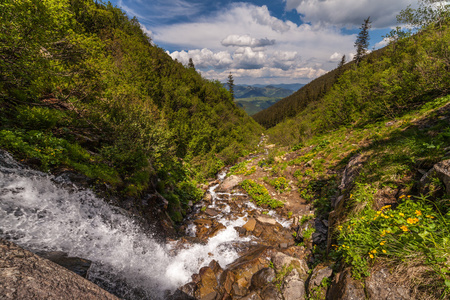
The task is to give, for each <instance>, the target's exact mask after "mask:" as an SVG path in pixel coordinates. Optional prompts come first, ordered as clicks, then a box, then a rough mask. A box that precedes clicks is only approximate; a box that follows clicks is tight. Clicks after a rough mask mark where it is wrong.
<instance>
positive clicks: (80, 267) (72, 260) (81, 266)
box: [36, 251, 91, 278]
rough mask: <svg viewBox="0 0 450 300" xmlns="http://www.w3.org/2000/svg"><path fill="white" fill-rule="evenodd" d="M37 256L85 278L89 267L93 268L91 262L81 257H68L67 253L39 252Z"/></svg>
mask: <svg viewBox="0 0 450 300" xmlns="http://www.w3.org/2000/svg"><path fill="white" fill-rule="evenodd" d="M36 254H37V255H39V256H40V257H43V258H46V259H48V260H50V261H52V262H54V263H56V264H58V265H60V266H62V267H64V268H66V269H68V270H70V271H72V272H75V273H76V274H78V275H80V276H81V277H84V278H86V275H87V272H88V270H89V267H90V266H91V261H90V260H87V259H83V258H79V257H68V256H67V254H66V253H64V252H61V251H51V252H39V253H36Z"/></svg>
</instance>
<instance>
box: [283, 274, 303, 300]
mask: <svg viewBox="0 0 450 300" xmlns="http://www.w3.org/2000/svg"><path fill="white" fill-rule="evenodd" d="M282 294H283V299H284V300H302V299H305V281H304V280H302V279H301V278H300V274H299V273H298V271H297V269H295V268H294V269H293V270H292V271H291V272H290V273H289V274H288V275H287V276H286V277H285V278H284V280H283V287H282Z"/></svg>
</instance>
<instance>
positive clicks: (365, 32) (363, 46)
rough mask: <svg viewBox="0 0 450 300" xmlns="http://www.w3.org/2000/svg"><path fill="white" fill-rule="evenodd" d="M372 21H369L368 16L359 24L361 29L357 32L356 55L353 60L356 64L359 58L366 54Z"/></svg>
mask: <svg viewBox="0 0 450 300" xmlns="http://www.w3.org/2000/svg"><path fill="white" fill-rule="evenodd" d="M371 23H372V22H370V17H368V18H367V19H365V20H364V23H363V24H362V25H361V27H360V29H361V31H360V32H359V34H358V37H357V38H356V42H355V48H356V55H355V58H354V60H355V62H356V64H357V65H358V64H359V62H360V61H361V59H362V58H363V57H364V56H365V55H366V54H367V52H368V49H369V40H370V37H369V29H370V28H371V27H372V25H371Z"/></svg>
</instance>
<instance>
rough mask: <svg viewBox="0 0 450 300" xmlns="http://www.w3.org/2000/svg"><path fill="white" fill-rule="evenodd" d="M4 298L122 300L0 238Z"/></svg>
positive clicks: (0, 293)
mask: <svg viewBox="0 0 450 300" xmlns="http://www.w3.org/2000/svg"><path fill="white" fill-rule="evenodd" d="M0 278H1V284H0V295H1V299H22V300H23V299H30V300H31V299H33V300H34V299H119V298H117V297H116V296H114V295H111V294H110V293H108V292H106V291H105V290H102V289H101V288H100V287H98V286H96V285H95V284H93V283H92V282H90V281H88V280H86V279H84V278H82V277H80V276H78V275H77V274H75V273H73V272H71V271H69V270H66V269H64V268H63V267H61V266H59V265H57V264H55V263H53V262H51V261H49V260H46V259H44V258H41V257H39V256H37V255H35V254H33V253H31V252H29V251H27V250H24V249H22V248H20V247H18V246H16V245H15V244H13V243H11V242H9V241H5V240H2V239H0Z"/></svg>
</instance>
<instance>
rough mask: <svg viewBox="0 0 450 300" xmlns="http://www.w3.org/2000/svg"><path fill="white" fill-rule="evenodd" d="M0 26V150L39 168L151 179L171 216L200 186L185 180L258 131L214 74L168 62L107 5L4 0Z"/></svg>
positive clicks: (125, 184)
mask: <svg viewBox="0 0 450 300" xmlns="http://www.w3.org/2000/svg"><path fill="white" fill-rule="evenodd" d="M1 25H2V26H1V29H0V36H1V37H3V38H1V40H2V43H1V44H0V56H1V57H2V59H1V60H0V68H1V70H2V72H1V77H2V80H1V84H0V107H1V111H2V113H1V114H0V120H1V121H0V124H1V125H0V147H2V148H5V149H7V150H9V151H11V152H13V153H14V154H15V155H16V156H17V157H19V158H21V159H26V160H28V161H29V162H30V163H34V164H36V166H38V167H40V168H41V169H43V170H53V171H57V170H61V169H65V168H69V169H73V170H76V171H78V172H81V173H83V174H85V175H87V176H89V177H90V178H92V179H94V180H97V181H98V182H106V183H107V184H110V185H112V186H113V187H115V188H116V189H117V190H118V191H120V192H122V193H125V194H127V195H132V196H138V195H140V194H142V193H143V192H144V191H146V190H147V189H150V190H151V189H154V188H157V189H158V191H159V192H160V193H162V194H163V195H164V196H166V198H167V199H168V200H169V211H170V212H171V216H172V217H173V219H175V220H181V213H180V212H181V210H180V208H181V207H182V208H183V209H185V208H187V203H188V202H189V201H190V200H195V199H198V197H199V196H200V195H201V193H200V191H199V190H198V189H197V187H196V185H195V182H193V181H192V179H193V178H196V179H198V180H203V179H204V178H206V177H211V176H213V175H214V174H215V173H216V172H217V171H218V170H219V169H220V168H221V167H223V166H224V165H225V164H229V163H231V162H233V161H234V160H236V159H237V157H239V156H241V155H242V154H243V153H247V151H248V150H249V149H251V148H252V146H254V145H256V143H257V142H258V140H259V136H258V135H259V134H260V132H261V128H260V126H259V125H258V124H256V123H255V122H254V121H253V120H252V119H251V118H249V117H248V116H247V115H246V114H245V113H244V112H243V111H242V110H241V109H239V108H238V107H236V105H235V104H234V103H233V101H232V99H231V95H230V94H229V92H228V91H227V90H226V89H225V88H223V87H222V85H221V84H220V83H219V82H211V81H208V80H205V79H203V78H202V77H201V76H200V75H199V74H198V73H197V72H196V71H195V70H193V69H189V68H185V67H184V66H182V65H181V64H180V63H178V62H175V61H173V60H172V59H171V58H170V57H169V56H168V55H167V54H166V53H165V52H164V51H163V50H162V49H160V48H158V47H157V46H154V45H152V43H151V41H150V39H149V37H148V36H146V34H144V33H143V31H142V30H141V28H140V24H139V22H138V21H137V20H136V19H131V20H130V19H128V18H127V17H126V15H125V13H124V12H123V11H122V10H120V9H118V8H115V7H113V6H112V5H111V4H106V5H105V4H102V3H101V2H100V3H99V2H97V1H91V0H71V1H69V0H65V1H55V0H45V1H38V0H20V1H12V0H8V1H5V2H4V3H3V4H2V19H1ZM6 37H7V38H6Z"/></svg>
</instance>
